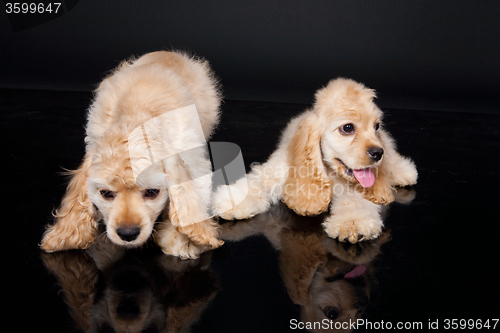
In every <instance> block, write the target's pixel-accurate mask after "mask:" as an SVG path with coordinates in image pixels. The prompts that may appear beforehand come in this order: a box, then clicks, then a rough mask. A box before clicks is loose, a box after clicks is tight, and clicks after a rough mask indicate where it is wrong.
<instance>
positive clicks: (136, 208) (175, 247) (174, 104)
mask: <svg viewBox="0 0 500 333" xmlns="http://www.w3.org/2000/svg"><path fill="white" fill-rule="evenodd" d="M193 104H194V105H195V106H196V110H197V115H198V118H199V119H194V122H193V119H191V118H192V117H191V116H190V115H191V113H179V114H177V113H176V114H175V116H171V117H166V116H168V115H169V114H170V115H172V113H170V112H171V111H175V110H179V109H180V108H183V107H188V106H190V105H193ZM219 105H220V96H219V91H218V88H217V82H216V80H215V79H214V76H213V74H212V72H211V70H210V67H209V65H208V63H207V62H206V61H202V60H198V59H196V58H193V57H188V56H186V55H184V54H182V53H177V52H153V53H148V54H146V55H144V56H142V57H140V58H139V59H137V60H134V61H129V62H127V61H126V62H123V63H122V64H120V65H119V66H118V68H117V69H116V70H115V71H114V72H113V73H112V74H111V75H110V76H108V77H107V78H106V79H105V80H104V81H103V82H102V83H101V84H100V86H99V88H98V89H97V91H96V97H95V100H94V102H93V104H92V106H91V107H90V109H89V115H88V123H87V127H86V129H87V136H86V138H85V142H86V155H85V158H84V161H83V163H82V165H81V166H80V167H79V168H78V169H77V170H75V171H72V172H70V175H71V176H72V178H71V181H70V183H69V185H68V189H67V192H66V194H65V196H64V198H63V200H62V204H61V207H60V208H59V209H58V210H57V212H56V214H55V217H56V223H55V224H54V225H52V226H50V227H49V228H48V229H47V232H46V233H45V235H44V237H43V240H42V244H41V247H42V249H43V250H44V251H46V252H54V251H60V250H67V249H83V248H87V247H88V246H89V245H90V244H91V243H92V242H93V241H94V235H95V229H96V227H97V223H96V222H97V221H99V220H102V221H104V223H105V224H106V226H107V236H108V237H109V238H110V239H111V240H112V241H113V242H114V243H115V244H118V245H123V246H127V247H137V246H140V245H142V244H144V243H145V242H146V241H147V240H148V239H149V237H150V236H151V234H152V231H153V226H154V224H155V221H156V220H157V218H158V217H159V216H160V214H161V215H163V216H162V218H163V219H164V220H165V222H163V223H161V224H160V225H159V227H158V228H157V233H156V236H157V237H156V241H157V243H158V244H159V245H160V246H161V247H162V250H163V251H164V252H166V253H168V254H172V255H176V256H180V257H183V258H196V257H198V256H199V254H200V253H201V252H203V251H204V250H207V249H210V248H217V247H218V246H220V245H221V242H220V241H219V240H218V239H217V235H218V234H217V224H216V223H215V222H214V221H213V220H212V219H211V218H210V216H209V214H208V204H209V201H210V193H211V190H210V189H211V176H210V175H209V174H210V171H211V165H210V161H209V160H208V159H207V158H206V156H205V152H204V150H203V149H193V147H194V146H193V145H194V144H193V140H194V139H193V138H196V140H194V141H196V144H198V141H200V140H201V141H203V140H207V139H208V138H209V137H210V135H211V133H212V131H213V128H214V126H215V125H216V124H217V123H218V121H219ZM195 118H196V117H195ZM147 122H150V123H151V122H152V123H153V124H154V126H153V127H154V131H158V135H157V136H151V135H149V134H150V133H149V134H148V135H149V137H148V136H146V130H145V127H144V124H145V123H147ZM200 124H201V127H199V126H200ZM140 129H142V131H141V130H140ZM201 131H202V132H203V133H200V134H199V133H198V132H201ZM136 132H137V133H139V134H138V135H136V136H134V135H131V133H136ZM198 134H199V135H198ZM199 136H201V137H202V138H198V137H199ZM143 146H144V149H142V148H136V147H143ZM146 146H147V147H146ZM195 146H196V145H195ZM197 146H199V144H198V145H197ZM130 147H132V149H138V150H140V151H141V152H142V151H143V150H144V154H148V152H149V155H148V156H150V160H148V162H151V163H152V162H153V161H154V158H156V159H158V156H162V154H163V152H165V154H167V156H169V157H168V158H165V159H162V160H161V163H154V164H153V165H152V167H151V168H148V169H147V172H143V173H142V174H141V179H140V181H139V178H137V179H136V178H135V177H134V172H133V170H134V165H132V162H131V159H132V156H131V154H130V151H129V149H130ZM146 149H147V152H146ZM167 152H168V153H167ZM180 152H182V153H183V155H182V157H181V156H180ZM145 160H147V158H142V159H138V161H139V162H141V163H142V161H145ZM134 161H135V160H134ZM139 162H138V163H139ZM167 183H168V184H169V186H168V189H167ZM179 184H180V185H179ZM182 221H184V223H183V222H182ZM185 221H187V222H188V223H194V224H186V223H185ZM195 222H198V223H195Z"/></svg>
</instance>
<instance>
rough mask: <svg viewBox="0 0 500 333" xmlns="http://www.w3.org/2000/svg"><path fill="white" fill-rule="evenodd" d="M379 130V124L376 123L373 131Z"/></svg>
mask: <svg viewBox="0 0 500 333" xmlns="http://www.w3.org/2000/svg"><path fill="white" fill-rule="evenodd" d="M379 128H380V123H376V124H375V131H378V129H379Z"/></svg>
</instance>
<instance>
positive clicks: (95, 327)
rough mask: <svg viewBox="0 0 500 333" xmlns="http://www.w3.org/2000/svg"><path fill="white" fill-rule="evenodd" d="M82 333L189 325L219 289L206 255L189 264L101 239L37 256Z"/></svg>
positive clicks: (180, 328)
mask: <svg viewBox="0 0 500 333" xmlns="http://www.w3.org/2000/svg"><path fill="white" fill-rule="evenodd" d="M42 259H43V261H44V264H45V266H46V267H47V269H49V271H51V272H52V273H53V274H54V275H55V276H56V277H57V280H58V282H59V284H60V285H61V287H62V290H63V294H64V296H65V302H66V303H67V305H68V307H69V308H70V313H71V315H72V317H73V318H74V320H75V322H76V324H77V326H79V328H80V329H82V330H84V331H85V332H167V331H168V332H179V331H183V329H187V328H188V327H189V326H191V325H192V324H193V323H194V322H195V321H196V320H197V319H198V318H199V316H200V315H201V313H202V312H203V310H204V309H205V307H206V305H207V304H208V303H209V302H210V301H211V300H212V299H213V298H214V297H215V295H216V294H217V292H218V290H219V288H220V287H219V280H218V278H217V276H216V275H215V273H213V271H211V270H210V269H209V262H210V253H206V254H203V255H202V256H201V257H200V258H199V259H197V260H194V261H182V260H180V259H179V258H176V257H171V256H165V255H163V254H162V253H161V252H160V251H159V250H158V248H156V247H148V249H142V251H138V250H126V249H124V248H120V247H117V246H115V245H113V244H111V243H110V241H109V240H107V239H106V237H100V238H99V241H98V242H97V243H96V244H94V245H93V246H91V247H90V248H89V249H88V250H87V251H85V252H83V251H78V252H77V251H71V252H58V253H54V254H47V253H42Z"/></svg>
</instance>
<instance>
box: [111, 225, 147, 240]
mask: <svg viewBox="0 0 500 333" xmlns="http://www.w3.org/2000/svg"><path fill="white" fill-rule="evenodd" d="M116 233H117V234H118V236H119V237H120V238H121V239H122V240H124V241H126V242H131V241H133V240H135V239H136V238H137V237H139V234H140V233H141V227H138V226H136V225H124V226H121V227H119V228H116Z"/></svg>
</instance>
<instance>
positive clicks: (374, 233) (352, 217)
mask: <svg viewBox="0 0 500 333" xmlns="http://www.w3.org/2000/svg"><path fill="white" fill-rule="evenodd" d="M382 225H383V224H382V220H380V218H379V217H378V216H377V217H375V218H374V217H373V216H366V215H365V216H363V215H361V216H356V214H355V213H354V214H336V215H332V216H330V217H328V218H327V219H326V221H325V222H323V227H324V228H325V231H326V233H327V234H328V236H330V237H331V238H334V239H335V238H338V240H339V241H341V242H344V241H346V240H348V241H349V242H350V243H352V244H354V243H357V242H359V241H362V240H369V239H374V238H377V237H378V236H379V235H380V232H381V231H382Z"/></svg>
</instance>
